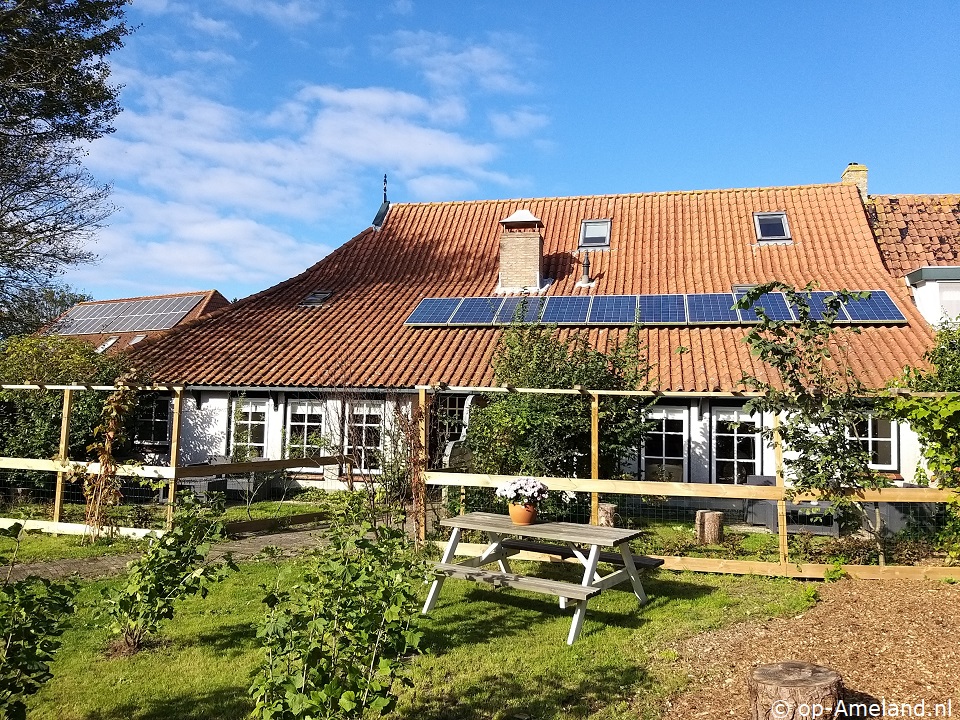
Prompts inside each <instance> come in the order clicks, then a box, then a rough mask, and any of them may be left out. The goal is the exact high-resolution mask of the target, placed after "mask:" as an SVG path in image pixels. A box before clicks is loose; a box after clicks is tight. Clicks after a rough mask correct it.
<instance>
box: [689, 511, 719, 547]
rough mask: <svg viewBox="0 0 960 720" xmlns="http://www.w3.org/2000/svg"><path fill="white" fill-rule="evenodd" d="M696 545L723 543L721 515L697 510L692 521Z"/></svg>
mask: <svg viewBox="0 0 960 720" xmlns="http://www.w3.org/2000/svg"><path fill="white" fill-rule="evenodd" d="M694 525H695V526H696V530H697V544H698V545H718V544H719V543H722V542H723V513H722V512H715V511H713V510H697V517H696V520H695V521H694Z"/></svg>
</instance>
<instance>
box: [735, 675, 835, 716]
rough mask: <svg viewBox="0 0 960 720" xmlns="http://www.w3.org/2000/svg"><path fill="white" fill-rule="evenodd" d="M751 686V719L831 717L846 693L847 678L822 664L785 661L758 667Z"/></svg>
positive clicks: (749, 685) (749, 682) (749, 680)
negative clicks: (844, 686)
mask: <svg viewBox="0 0 960 720" xmlns="http://www.w3.org/2000/svg"><path fill="white" fill-rule="evenodd" d="M747 688H748V691H749V693H750V715H749V717H750V718H751V720H784V719H786V720H799V719H800V718H810V717H817V718H821V719H822V720H830V718H833V717H834V716H835V713H834V708H836V707H837V701H838V700H839V699H840V696H841V695H842V694H843V679H842V678H841V677H840V674H839V673H838V672H836V671H835V670H831V669H830V668H826V667H823V666H821V665H812V664H810V663H804V662H781V663H776V664H774V665H761V666H760V667H758V668H754V669H753V670H752V671H751V672H750V677H749V678H748V680H747ZM814 710H816V712H814ZM844 714H845V713H844Z"/></svg>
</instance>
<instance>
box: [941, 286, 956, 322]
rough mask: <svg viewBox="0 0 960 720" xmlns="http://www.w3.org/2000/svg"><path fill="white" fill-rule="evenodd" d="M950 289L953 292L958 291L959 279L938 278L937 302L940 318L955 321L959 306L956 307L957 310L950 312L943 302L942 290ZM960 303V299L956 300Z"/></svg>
mask: <svg viewBox="0 0 960 720" xmlns="http://www.w3.org/2000/svg"><path fill="white" fill-rule="evenodd" d="M944 290H952V291H954V292H960V281H958V280H938V281H937V304H938V305H939V306H940V314H941V318H942V319H944V320H948V321H955V320H957V319H958V318H960V307H958V308H957V312H956V313H953V314H951V313H950V312H949V311H948V310H947V307H946V305H944V304H943V291H944ZM957 302H958V305H960V300H958V301H957Z"/></svg>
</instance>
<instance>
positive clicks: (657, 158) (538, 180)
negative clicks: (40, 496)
mask: <svg viewBox="0 0 960 720" xmlns="http://www.w3.org/2000/svg"><path fill="white" fill-rule="evenodd" d="M956 10H957V8H956V4H955V3H954V2H940V3H937V2H922V3H916V4H914V3H907V2H903V3H897V2H889V1H888V2H876V1H874V2H858V1H855V0H845V1H844V2H825V1H824V2H796V0H793V1H792V2H774V1H767V2H719V1H717V2H706V1H705V2H692V1H691V2H669V3H652V2H651V3H647V2H639V1H636V0H634V1H631V2H626V1H625V2H597V3H572V2H570V3H562V2H559V3H558V2H543V1H539V0H528V1H527V2H522V3H521V2H515V1H514V2H508V1H506V0H504V1H498V2H493V1H491V2H459V3H454V2H449V1H443V0H431V1H429V2H427V1H421V0H383V2H365V1H361V0H353V1H350V0H205V1H204V2H203V3H199V2H195V1H192V2H191V1H189V0H134V4H133V6H132V7H131V8H130V9H129V11H128V17H129V19H130V20H131V21H132V23H133V24H139V25H140V28H139V30H138V31H137V32H136V33H135V34H134V35H132V36H131V37H129V38H128V40H127V44H126V47H124V48H123V49H122V50H121V51H119V52H117V53H116V54H115V55H114V56H112V65H113V68H114V75H115V78H116V80H117V81H118V82H121V83H123V85H124V86H125V87H124V90H123V93H122V95H121V102H122V104H123V106H124V108H125V110H124V112H123V113H122V114H121V115H120V116H119V117H118V118H117V121H116V123H115V124H116V127H117V131H116V133H114V134H113V135H111V136H109V137H107V138H104V139H101V140H98V141H96V142H95V143H94V144H93V145H92V146H91V148H90V155H89V158H88V165H89V167H90V169H91V170H92V172H93V173H94V174H95V176H96V177H97V178H98V180H101V181H104V182H110V183H112V184H113V186H114V194H113V202H114V204H115V205H116V206H117V207H118V211H117V212H116V214H114V215H113V216H112V218H111V219H110V221H109V226H108V227H106V228H104V229H103V230H102V231H101V232H100V233H99V239H98V241H97V243H96V245H95V246H94V247H93V248H92V249H93V250H94V251H95V252H96V253H97V254H98V255H99V256H100V257H101V262H100V263H99V264H97V265H92V266H87V267H83V268H77V269H75V270H73V271H71V272H70V273H69V274H68V275H67V276H66V278H65V280H66V281H67V282H68V283H70V284H71V285H73V286H74V287H75V288H77V289H80V290H84V291H86V292H89V293H91V294H93V295H94V296H95V297H96V298H98V299H106V298H113V297H128V296H133V295H142V294H155V293H163V292H180V291H187V290H202V289H208V288H217V289H219V290H220V291H221V292H223V293H224V294H225V295H226V296H227V297H229V298H231V299H232V298H234V297H243V296H245V295H248V294H250V293H253V292H257V291H259V290H262V289H264V288H266V287H269V286H271V285H273V284H276V283H277V282H280V281H282V280H284V279H286V278H288V277H291V276H292V275H294V274H296V273H298V272H300V271H301V270H303V269H305V268H306V267H309V266H310V265H312V264H313V263H315V262H316V261H317V260H319V259H321V258H322V257H323V256H324V255H326V254H327V253H328V252H330V250H332V249H333V248H335V247H337V246H338V245H340V244H342V243H343V242H345V241H346V240H348V239H349V238H350V237H352V236H353V235H355V234H356V233H358V232H360V231H361V230H363V229H364V228H365V227H367V226H368V225H369V224H370V221H371V220H372V218H373V216H374V214H375V213H376V210H377V208H378V206H379V204H380V200H381V192H382V187H381V184H382V177H383V175H384V173H386V174H388V175H389V194H390V199H391V201H394V202H416V201H432V200H459V199H476V198H509V197H539V196H556V195H593V194H603V193H629V192H648V191H663V190H696V189H707V188H716V187H754V186H765V185H799V184H806V183H821V182H834V181H836V180H838V179H839V176H840V173H841V172H842V170H843V168H844V166H845V165H846V164H847V163H848V162H851V161H856V162H861V163H864V164H865V165H867V166H868V167H869V168H870V192H871V193H884V194H891V193H938V192H960V133H958V131H960V67H958V66H960V13H957V12H956Z"/></svg>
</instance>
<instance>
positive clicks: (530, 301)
mask: <svg viewBox="0 0 960 720" xmlns="http://www.w3.org/2000/svg"><path fill="white" fill-rule="evenodd" d="M545 300H546V298H542V297H508V298H504V300H503V305H501V306H500V309H499V310H497V314H496V315H495V316H494V319H493V321H494V322H495V323H511V322H513V321H514V320H520V321H521V322H528V323H534V322H537V320H539V319H540V311H541V310H543V303H544V301H545ZM521 308H522V312H523V317H521V318H518V317H517V313H518V312H521Z"/></svg>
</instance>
